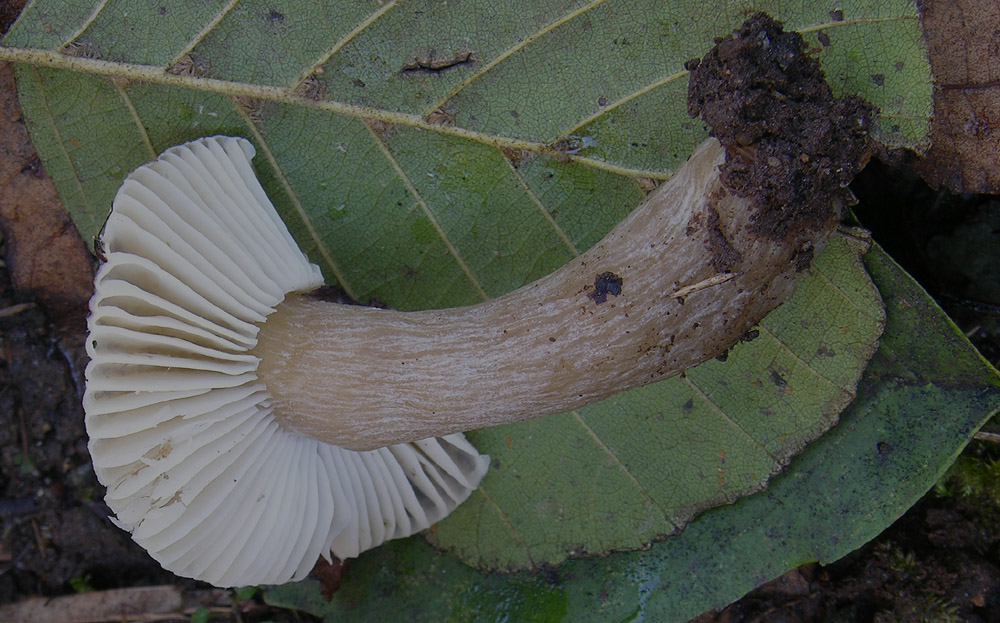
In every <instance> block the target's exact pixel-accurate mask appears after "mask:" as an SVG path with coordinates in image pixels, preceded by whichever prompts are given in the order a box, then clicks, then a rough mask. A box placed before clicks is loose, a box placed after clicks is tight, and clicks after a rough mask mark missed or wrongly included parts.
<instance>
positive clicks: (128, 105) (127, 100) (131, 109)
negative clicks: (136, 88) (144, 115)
mask: <svg viewBox="0 0 1000 623" xmlns="http://www.w3.org/2000/svg"><path fill="white" fill-rule="evenodd" d="M111 83H112V84H113V85H114V87H115V90H116V91H117V92H118V96H119V97H120V98H121V100H122V104H123V105H124V106H125V109H126V110H128V114H129V116H130V117H132V121H134V122H135V126H136V128H137V129H138V130H139V135H140V136H141V137H142V142H143V144H144V145H145V146H146V151H148V152H149V157H150V158H151V159H152V158H156V149H154V148H153V143H152V141H150V140H149V132H147V131H146V126H145V124H143V122H142V119H141V118H140V117H139V111H137V110H136V109H135V104H133V103H132V98H131V97H129V95H128V93H127V92H126V91H125V89H123V88H122V87H121V85H120V84H118V83H117V82H114V81H111Z"/></svg>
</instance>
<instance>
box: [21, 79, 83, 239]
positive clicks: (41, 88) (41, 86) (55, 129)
mask: <svg viewBox="0 0 1000 623" xmlns="http://www.w3.org/2000/svg"><path fill="white" fill-rule="evenodd" d="M31 71H32V72H33V73H34V74H35V79H36V80H37V82H38V92H39V94H40V96H41V100H42V107H43V108H44V109H45V118H46V119H47V120H48V121H49V125H50V127H51V128H52V133H53V134H54V135H55V136H56V138H57V140H56V144H57V145H58V146H59V151H60V152H62V155H63V157H64V158H65V159H66V164H67V165H68V166H69V168H70V170H71V171H72V172H73V183H74V184H75V185H76V189H77V192H79V193H80V198H81V199H82V200H83V203H84V205H85V206H86V211H87V214H93V213H94V207H93V206H92V205H91V204H90V199H89V197H87V192H86V191H85V190H84V189H83V184H82V183H81V182H80V173H79V171H77V170H76V164H75V163H74V162H73V158H72V157H71V156H70V155H69V152H68V151H66V140H65V139H64V138H63V136H62V133H61V132H60V131H59V125H58V124H57V123H56V118H55V116H54V115H53V114H52V109H51V108H50V107H49V100H48V97H46V89H45V81H44V80H43V79H42V76H41V74H40V73H39V72H38V68H37V67H32V68H31ZM98 235H100V234H98Z"/></svg>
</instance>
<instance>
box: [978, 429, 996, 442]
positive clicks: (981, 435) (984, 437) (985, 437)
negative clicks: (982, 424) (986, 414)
mask: <svg viewBox="0 0 1000 623" xmlns="http://www.w3.org/2000/svg"><path fill="white" fill-rule="evenodd" d="M972 438H973V439H975V440H977V441H989V442H990V443H1000V433H989V432H986V431H984V430H981V431H979V432H978V433H976V434H975V435H973V436H972Z"/></svg>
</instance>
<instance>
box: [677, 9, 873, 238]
mask: <svg viewBox="0 0 1000 623" xmlns="http://www.w3.org/2000/svg"><path fill="white" fill-rule="evenodd" d="M687 68H688V69H689V70H690V71H691V78H690V82H689V86H688V114H690V115H691V116H692V117H699V116H700V117H701V119H702V121H704V122H705V123H706V124H707V125H708V126H709V128H710V131H711V133H712V136H714V137H715V138H717V139H719V142H720V143H722V145H723V146H724V147H725V148H726V163H725V164H724V165H723V167H722V181H723V184H725V186H726V188H727V189H728V190H730V191H732V192H734V193H736V194H737V195H738V196H740V197H750V198H753V199H754V200H755V201H754V203H755V204H756V206H757V210H758V213H757V214H756V216H755V222H756V225H757V229H758V232H759V233H761V234H764V235H769V236H772V237H773V238H784V237H785V236H786V235H787V234H788V233H790V232H797V235H799V234H798V232H803V231H804V232H813V231H819V230H822V229H826V230H829V228H830V227H831V226H832V224H834V223H836V222H837V221H838V220H839V219H840V217H841V216H842V212H843V209H844V208H845V207H846V206H847V204H848V202H849V200H850V193H849V192H848V191H847V190H846V186H847V184H848V183H850V181H851V180H852V179H854V176H855V175H856V174H857V172H858V171H859V170H861V168H863V167H864V165H865V163H867V162H868V158H869V155H870V153H871V151H872V142H871V139H870V138H869V136H868V131H869V129H870V128H871V126H872V123H873V121H874V119H875V117H876V114H877V111H876V109H875V107H873V106H872V105H871V104H869V103H867V102H866V101H864V100H863V99H861V98H859V97H856V96H847V97H842V98H835V97H834V96H833V93H832V92H831V91H830V87H829V86H828V85H827V83H826V79H825V77H824V75H823V70H822V69H821V68H820V65H819V61H818V60H816V58H815V57H813V56H810V55H809V54H808V53H807V51H806V45H805V41H804V40H803V39H802V37H801V36H800V35H799V34H798V33H795V32H785V31H784V30H783V29H782V25H781V24H780V23H779V22H776V21H774V20H773V19H772V18H771V17H769V16H768V15H765V14H763V13H758V14H757V15H754V16H752V17H751V18H749V19H748V20H747V21H746V22H744V24H743V25H742V26H741V27H740V28H738V29H737V30H736V31H735V32H733V33H732V34H731V35H729V36H728V37H725V38H722V39H717V40H716V44H715V46H714V47H713V48H712V49H711V50H709V52H708V53H707V54H706V55H705V56H704V57H703V58H702V59H700V60H694V61H689V62H688V63H687Z"/></svg>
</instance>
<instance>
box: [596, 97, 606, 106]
mask: <svg viewBox="0 0 1000 623" xmlns="http://www.w3.org/2000/svg"><path fill="white" fill-rule="evenodd" d="M597 105H598V106H607V105H608V98H606V97H604V96H603V95H602V96H600V97H599V98H597Z"/></svg>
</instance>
